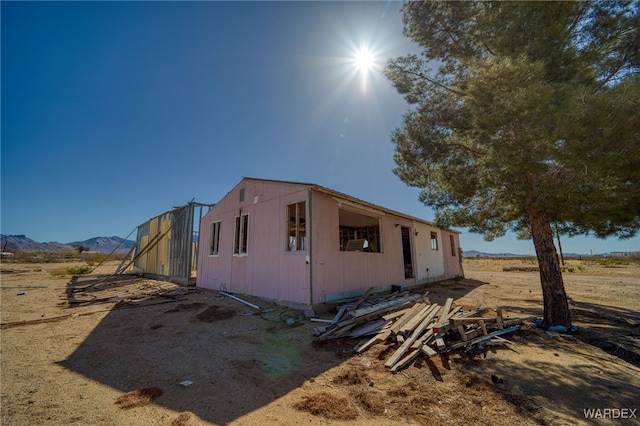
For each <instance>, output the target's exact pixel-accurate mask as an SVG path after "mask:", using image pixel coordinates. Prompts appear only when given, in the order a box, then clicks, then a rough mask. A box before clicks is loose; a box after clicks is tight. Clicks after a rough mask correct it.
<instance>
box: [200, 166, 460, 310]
mask: <svg viewBox="0 0 640 426" xmlns="http://www.w3.org/2000/svg"><path fill="white" fill-rule="evenodd" d="M459 235H460V233H459V232H457V231H454V230H450V229H442V228H438V227H437V226H435V225H434V224H432V223H430V222H428V221H425V220H421V219H418V218H416V217H412V216H410V215H406V214H403V213H399V212H396V211H393V210H389V209H386V208H384V207H380V206H377V205H374V204H372V203H369V202H366V201H363V200H360V199H357V198H354V197H351V196H349V195H346V194H343V193H340V192H338V191H334V190H332V189H329V188H325V187H323V186H320V185H317V184H313V183H301V182H287V181H278V180H267V179H254V178H243V179H242V180H241V181H240V183H239V184H237V185H236V186H235V187H234V188H233V189H232V190H231V191H230V192H229V193H228V194H227V195H226V196H225V197H224V198H223V199H222V200H220V201H219V202H218V203H217V204H215V205H214V206H213V207H212V208H211V209H210V210H209V211H208V212H207V213H206V214H205V215H204V216H203V217H202V218H201V220H200V240H199V247H200V249H199V254H198V274H197V279H196V283H197V286H198V287H202V288H208V289H213V290H224V291H228V292H232V293H236V294H245V295H253V296H258V297H262V298H266V299H270V300H274V301H277V302H280V303H284V304H289V305H302V306H312V305H315V304H320V303H325V302H331V301H335V300H340V299H345V298H349V297H355V296H359V295H361V294H362V293H363V292H364V291H366V290H367V289H368V288H370V287H374V289H375V290H376V291H386V290H390V289H391V288H392V287H391V286H398V287H399V288H401V289H404V288H408V287H415V286H420V285H424V284H427V283H430V282H434V281H441V280H446V279H450V278H456V277H462V276H463V271H462V264H461V250H460V239H459ZM396 288H397V287H396Z"/></svg>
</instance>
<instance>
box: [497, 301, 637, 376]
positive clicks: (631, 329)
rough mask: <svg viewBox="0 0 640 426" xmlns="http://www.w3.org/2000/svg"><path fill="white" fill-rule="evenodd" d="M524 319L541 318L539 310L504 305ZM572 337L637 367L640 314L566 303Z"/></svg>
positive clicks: (595, 305)
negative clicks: (569, 312)
mask: <svg viewBox="0 0 640 426" xmlns="http://www.w3.org/2000/svg"><path fill="white" fill-rule="evenodd" d="M504 308H505V309H506V310H508V311H509V310H511V311H514V312H520V313H523V314H525V315H527V316H536V317H541V316H542V309H538V308H523V307H522V306H504ZM569 309H570V310H571V318H572V324H573V325H574V326H577V327H578V332H577V333H575V335H574V336H575V337H576V338H578V339H580V340H582V341H583V342H585V343H588V344H590V345H593V346H596V347H598V348H600V349H602V350H603V351H605V352H607V353H608V354H610V355H613V356H615V357H618V358H619V359H621V360H623V361H625V362H628V363H630V364H633V365H635V366H636V367H640V313H639V312H638V311H634V310H629V309H624V308H619V307H611V306H604V305H599V304H595V303H585V302H579V303H578V302H573V301H571V302H570V303H569Z"/></svg>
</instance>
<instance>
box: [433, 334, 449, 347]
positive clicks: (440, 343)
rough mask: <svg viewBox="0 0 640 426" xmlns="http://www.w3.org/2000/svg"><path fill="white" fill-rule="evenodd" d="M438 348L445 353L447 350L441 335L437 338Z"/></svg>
mask: <svg viewBox="0 0 640 426" xmlns="http://www.w3.org/2000/svg"><path fill="white" fill-rule="evenodd" d="M436 346H437V347H438V349H439V350H441V351H444V350H446V349H447V345H445V343H444V340H443V339H442V336H441V335H438V336H436Z"/></svg>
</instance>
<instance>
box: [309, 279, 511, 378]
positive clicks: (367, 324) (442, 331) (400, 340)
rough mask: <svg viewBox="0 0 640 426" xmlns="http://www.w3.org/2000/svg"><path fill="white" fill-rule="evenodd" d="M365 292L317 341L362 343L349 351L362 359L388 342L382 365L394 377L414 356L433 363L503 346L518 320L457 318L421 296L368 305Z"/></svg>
mask: <svg viewBox="0 0 640 426" xmlns="http://www.w3.org/2000/svg"><path fill="white" fill-rule="evenodd" d="M372 292H373V289H372V288H371V289H369V290H368V291H367V292H366V293H365V294H364V295H363V296H362V297H361V298H360V299H358V301H356V302H355V303H354V304H345V305H342V306H341V307H340V308H339V310H338V313H337V314H336V316H335V317H334V318H333V320H331V321H330V322H329V325H327V326H322V327H316V329H315V334H316V336H317V337H318V339H321V340H324V339H336V338H346V337H349V338H363V340H361V341H360V342H359V343H358V344H357V345H356V346H355V348H354V351H355V352H357V353H362V352H364V351H366V350H367V349H369V348H370V347H371V346H373V345H374V344H376V343H382V342H391V343H395V344H396V346H397V348H396V350H395V351H394V352H393V354H392V355H391V357H390V358H389V359H387V361H386V362H385V363H384V365H385V367H387V368H389V369H390V370H391V371H392V372H395V371H398V370H399V369H401V368H403V367H404V366H406V365H407V364H409V363H410V362H411V361H412V360H414V359H415V358H417V357H418V355H420V354H424V355H426V356H427V357H433V356H436V355H438V354H444V353H446V352H450V351H453V350H457V349H461V348H466V349H471V348H478V347H484V346H488V345H496V344H505V343H509V341H508V340H505V339H503V338H501V337H500V336H502V335H504V334H508V333H512V332H514V331H516V330H518V329H519V328H520V325H521V324H522V320H521V319H505V318H503V311H502V309H497V310H496V315H495V316H479V311H478V310H474V311H469V312H463V310H462V308H461V307H454V306H453V299H452V298H449V299H447V300H446V302H445V304H444V306H440V305H438V304H437V303H430V302H429V300H428V298H427V297H426V296H427V294H424V295H420V294H409V293H407V292H404V293H394V294H391V295H388V296H386V297H383V298H379V297H378V298H377V299H373V298H371V299H368V297H369V295H370V294H371V293H372Z"/></svg>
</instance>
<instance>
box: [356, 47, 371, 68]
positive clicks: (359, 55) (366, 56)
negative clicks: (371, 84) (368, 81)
mask: <svg viewBox="0 0 640 426" xmlns="http://www.w3.org/2000/svg"><path fill="white" fill-rule="evenodd" d="M353 63H354V65H355V66H356V68H358V69H359V70H360V71H361V72H363V73H366V72H368V71H369V70H371V69H372V68H373V66H374V64H375V58H374V56H373V52H372V51H371V50H369V49H368V48H366V47H362V48H360V49H358V50H357V51H356V52H355V53H354V55H353Z"/></svg>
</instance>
